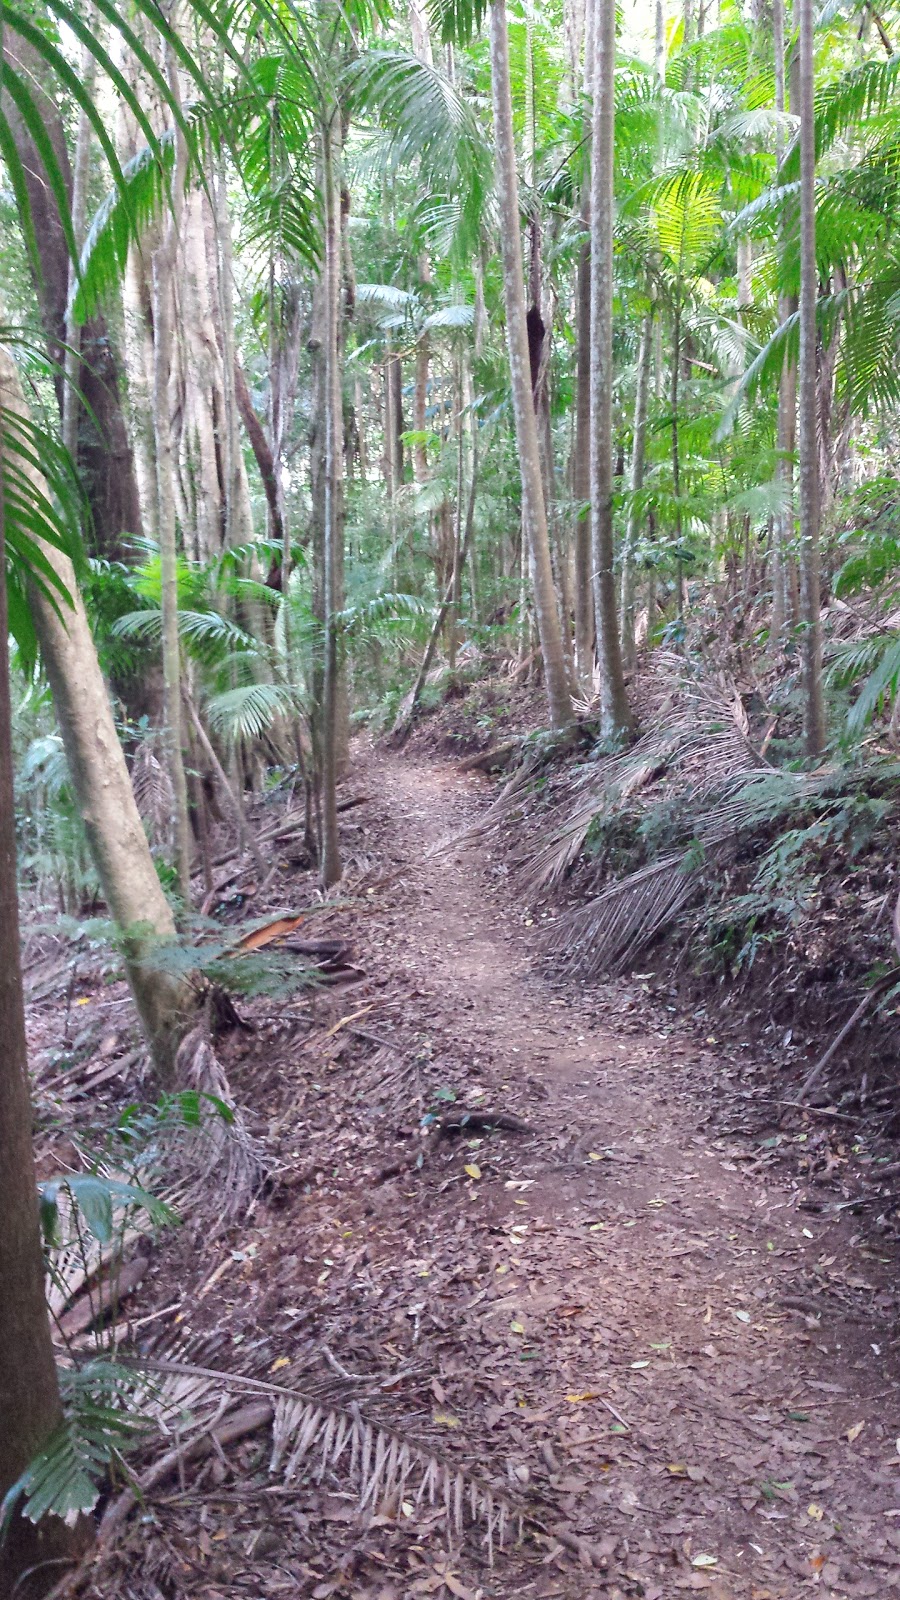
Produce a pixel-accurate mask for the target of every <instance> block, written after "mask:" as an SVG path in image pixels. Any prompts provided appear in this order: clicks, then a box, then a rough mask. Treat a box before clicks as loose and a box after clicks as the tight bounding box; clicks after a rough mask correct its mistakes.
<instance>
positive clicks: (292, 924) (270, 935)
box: [233, 916, 303, 955]
mask: <svg viewBox="0 0 900 1600" xmlns="http://www.w3.org/2000/svg"><path fill="white" fill-rule="evenodd" d="M302 921H303V917H302V916H296V917H276V918H275V920H274V922H266V923H264V924H263V926H262V927H261V928H252V929H251V931H250V932H249V933H245V934H244V937H243V939H240V940H239V941H238V943H237V945H236V946H235V949H234V952H233V953H234V955H245V954H246V952H247V951H248V950H262V949H263V947H264V946H265V945H267V944H271V943H272V940H273V939H282V938H284V936H285V934H287V933H293V931H294V929H295V928H299V926H300V924H301V922H302Z"/></svg>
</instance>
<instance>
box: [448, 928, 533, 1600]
mask: <svg viewBox="0 0 900 1600" xmlns="http://www.w3.org/2000/svg"><path fill="white" fill-rule="evenodd" d="M525 926H526V928H527V927H528V923H527V922H526V924H525ZM441 1578H442V1579H443V1582H444V1584H445V1585H446V1587H447V1588H448V1589H449V1590H450V1593H451V1594H455V1595H456V1597H457V1600H475V1594H474V1591H473V1590H472V1589H467V1588H466V1587H465V1585H464V1584H462V1583H460V1581H459V1579H458V1578H454V1576H453V1574H452V1572H442V1573H441ZM479 1593H480V1590H479Z"/></svg>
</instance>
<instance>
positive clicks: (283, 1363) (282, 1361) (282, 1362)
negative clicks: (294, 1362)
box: [269, 1356, 291, 1372]
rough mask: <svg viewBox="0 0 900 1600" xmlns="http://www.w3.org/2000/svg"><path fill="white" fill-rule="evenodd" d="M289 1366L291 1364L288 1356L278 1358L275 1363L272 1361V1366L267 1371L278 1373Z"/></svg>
mask: <svg viewBox="0 0 900 1600" xmlns="http://www.w3.org/2000/svg"><path fill="white" fill-rule="evenodd" d="M290 1364H291V1360H290V1356H279V1357H278V1360H277V1361H273V1362H272V1365H271V1366H270V1368H269V1371H270V1372H280V1371H281V1369H282V1367H289V1366H290Z"/></svg>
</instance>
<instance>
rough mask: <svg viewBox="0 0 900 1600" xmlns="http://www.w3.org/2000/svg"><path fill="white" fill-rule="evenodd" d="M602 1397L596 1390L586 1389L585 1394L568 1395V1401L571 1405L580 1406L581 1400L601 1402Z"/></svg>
mask: <svg viewBox="0 0 900 1600" xmlns="http://www.w3.org/2000/svg"><path fill="white" fill-rule="evenodd" d="M599 1398H600V1395H599V1393H598V1392H597V1390H596V1389H585V1391H584V1394H567V1395H566V1399H567V1400H568V1402H569V1404H570V1405H573V1406H576V1405H578V1403H579V1401H580V1400H599Z"/></svg>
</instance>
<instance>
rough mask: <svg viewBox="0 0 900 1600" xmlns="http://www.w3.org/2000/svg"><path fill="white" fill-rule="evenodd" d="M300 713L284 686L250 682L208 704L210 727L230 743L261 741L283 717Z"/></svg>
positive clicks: (214, 697) (214, 698)
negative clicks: (297, 711)
mask: <svg viewBox="0 0 900 1600" xmlns="http://www.w3.org/2000/svg"><path fill="white" fill-rule="evenodd" d="M296 710H297V697H296V695H295V694H294V692H293V690H292V689H290V688H288V687H287V686H286V685H284V684H277V683H248V684H243V685H240V686H239V687H238V688H236V689H226V690H225V691H224V693H222V694H217V695H213V696H212V697H211V698H210V700H209V701H208V702H207V707H206V714H207V718H208V720H209V725H210V728H211V729H212V730H213V732H214V733H217V734H219V735H220V736H221V737H222V738H223V739H225V740H226V741H227V742H228V743H229V744H237V743H239V742H240V741H245V742H246V743H250V742H251V741H252V740H254V739H261V738H262V736H263V734H264V733H267V732H268V731H269V729H270V728H271V727H272V726H273V725H274V724H275V723H276V722H277V720H278V718H279V717H286V716H290V715H291V714H292V713H294V712H296Z"/></svg>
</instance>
